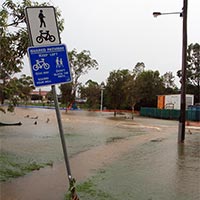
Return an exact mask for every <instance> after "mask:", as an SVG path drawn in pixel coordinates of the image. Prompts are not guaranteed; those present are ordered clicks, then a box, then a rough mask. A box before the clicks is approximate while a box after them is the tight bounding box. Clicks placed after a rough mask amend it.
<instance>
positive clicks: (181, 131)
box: [153, 0, 188, 143]
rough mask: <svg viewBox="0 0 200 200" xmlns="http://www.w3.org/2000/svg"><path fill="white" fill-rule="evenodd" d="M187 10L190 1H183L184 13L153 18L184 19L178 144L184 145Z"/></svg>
mask: <svg viewBox="0 0 200 200" xmlns="http://www.w3.org/2000/svg"><path fill="white" fill-rule="evenodd" d="M187 10H188V0H183V11H182V12H172V13H161V12H154V13H153V16H154V17H158V16H160V15H169V14H180V16H181V17H183V36H182V37H183V38H182V68H181V72H182V78H181V105H180V108H181V109H180V117H179V126H178V142H179V143H183V142H184V140H185V116H186V114H185V113H186V112H185V110H186V94H185V91H186V87H185V83H186V67H187Z"/></svg>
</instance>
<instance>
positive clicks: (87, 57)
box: [68, 49, 98, 97]
mask: <svg viewBox="0 0 200 200" xmlns="http://www.w3.org/2000/svg"><path fill="white" fill-rule="evenodd" d="M68 55H69V62H70V66H71V73H72V80H73V84H72V87H73V88H72V91H73V95H74V97H75V95H76V90H77V87H78V86H79V84H80V83H79V78H80V77H81V76H82V75H84V74H87V73H88V71H89V70H91V69H93V68H94V69H98V67H97V66H98V63H97V61H96V60H95V59H93V58H91V54H90V51H87V50H83V51H81V52H80V53H78V52H77V50H76V49H73V50H72V51H70V52H69V53H68Z"/></svg>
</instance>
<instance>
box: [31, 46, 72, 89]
mask: <svg viewBox="0 0 200 200" xmlns="http://www.w3.org/2000/svg"><path fill="white" fill-rule="evenodd" d="M28 56H29V60H30V64H31V71H32V76H33V82H34V85H35V86H36V87H40V86H46V85H55V84H60V83H67V82H71V80H72V78H71V73H70V66H69V62H68V56H67V48H66V46H65V45H64V44H59V45H51V46H50V45H49V46H42V47H29V48H28Z"/></svg>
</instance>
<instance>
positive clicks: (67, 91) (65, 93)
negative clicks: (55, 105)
mask: <svg viewBox="0 0 200 200" xmlns="http://www.w3.org/2000/svg"><path fill="white" fill-rule="evenodd" d="M60 91H61V93H62V95H61V103H63V104H66V106H67V107H68V106H69V105H70V104H71V103H72V102H73V100H74V99H73V98H72V83H65V84H61V85H60Z"/></svg>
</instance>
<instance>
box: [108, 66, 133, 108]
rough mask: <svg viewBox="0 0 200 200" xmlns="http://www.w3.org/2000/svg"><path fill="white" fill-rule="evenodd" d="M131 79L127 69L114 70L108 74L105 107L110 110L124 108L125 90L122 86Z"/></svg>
mask: <svg viewBox="0 0 200 200" xmlns="http://www.w3.org/2000/svg"><path fill="white" fill-rule="evenodd" d="M130 78H131V75H130V72H129V71H128V70H127V69H124V70H117V71H116V70H114V71H112V72H111V73H110V76H109V77H108V79H107V84H106V87H105V96H106V102H105V103H106V105H107V106H108V107H109V108H112V109H124V108H126V106H127V104H126V96H127V95H128V94H127V90H125V89H124V86H125V84H126V82H127V80H129V79H130Z"/></svg>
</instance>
